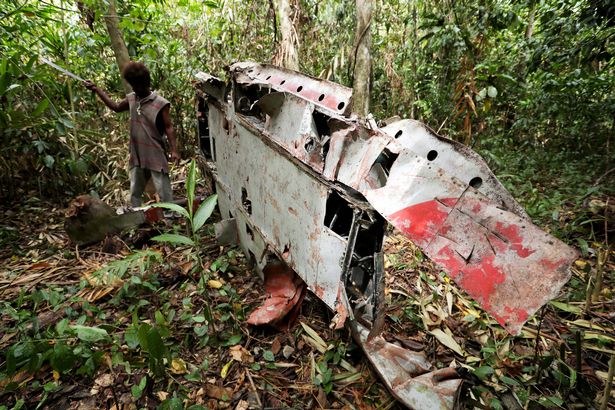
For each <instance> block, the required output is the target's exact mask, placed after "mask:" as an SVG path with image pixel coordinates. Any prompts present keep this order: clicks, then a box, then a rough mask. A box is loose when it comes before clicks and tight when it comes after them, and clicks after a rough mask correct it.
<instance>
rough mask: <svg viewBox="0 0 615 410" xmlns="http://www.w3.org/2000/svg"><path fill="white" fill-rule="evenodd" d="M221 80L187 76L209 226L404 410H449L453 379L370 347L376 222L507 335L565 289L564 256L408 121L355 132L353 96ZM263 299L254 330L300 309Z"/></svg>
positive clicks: (238, 74)
mask: <svg viewBox="0 0 615 410" xmlns="http://www.w3.org/2000/svg"><path fill="white" fill-rule="evenodd" d="M228 72H229V78H228V82H225V81H222V80H218V79H216V78H214V77H212V76H210V75H207V74H202V73H201V74H199V75H198V76H197V80H198V83H197V94H198V96H199V98H201V99H202V100H201V101H203V100H204V101H206V102H207V104H206V106H207V113H199V115H200V116H201V118H203V117H204V116H205V114H206V118H207V121H208V125H209V127H208V128H209V130H210V131H209V132H210V134H209V135H208V136H207V138H208V140H209V141H210V145H211V147H212V149H211V161H210V162H209V166H210V168H211V170H212V171H211V174H213V175H215V176H216V189H217V190H218V191H219V192H224V193H225V194H227V195H220V198H223V199H221V200H220V201H219V207H220V210H221V213H222V215H229V218H230V215H231V214H232V215H233V217H232V221H233V222H229V223H235V224H236V232H237V237H238V239H239V244H240V246H241V247H242V248H243V250H244V252H245V253H246V255H261V257H260V258H259V259H258V260H256V263H257V266H256V268H257V270H258V271H263V270H264V269H267V266H269V264H270V263H271V259H272V258H273V259H278V260H280V261H282V260H283V261H285V262H286V263H287V264H288V268H289V269H291V270H292V271H293V274H292V275H291V274H290V273H289V272H287V275H286V285H284V286H281V288H282V289H287V290H288V289H293V287H296V286H299V285H297V284H296V283H295V282H294V279H293V280H290V281H289V278H291V277H293V278H294V277H295V276H293V275H294V274H295V273H296V275H297V278H300V280H301V281H302V282H301V283H305V285H307V287H308V288H309V289H310V290H312V291H313V292H314V294H315V295H316V296H317V297H318V298H320V299H321V300H322V301H323V302H324V303H325V304H326V305H327V306H328V307H329V308H330V309H331V310H332V311H334V312H336V315H335V318H334V321H333V323H332V326H333V327H336V328H339V327H341V326H343V325H344V323H348V324H349V325H350V328H351V329H352V331H353V335H354V337H355V339H356V340H357V341H358V343H359V344H360V345H361V346H362V348H363V350H364V351H365V353H366V355H367V357H368V358H369V360H370V362H371V363H372V364H373V366H374V368H375V369H376V370H377V371H378V373H379V374H380V376H381V377H382V379H383V381H384V382H385V384H386V385H387V387H388V388H389V389H390V390H391V392H392V393H393V394H394V395H395V397H396V398H397V399H398V400H400V401H401V402H402V403H404V404H405V405H406V406H408V407H411V408H415V409H432V408H434V409H451V408H453V407H454V405H455V401H456V397H457V395H458V392H459V387H460V385H461V379H460V377H459V376H458V374H457V372H456V371H455V369H452V368H444V369H439V370H434V369H433V368H432V366H431V364H430V363H429V362H428V361H427V360H426V358H425V356H424V355H423V354H422V353H417V352H410V351H408V350H405V349H403V348H401V347H399V346H395V345H393V344H391V343H388V342H386V341H385V340H384V339H383V338H382V336H381V335H379V334H378V333H379V332H380V331H381V329H382V320H383V312H384V309H385V308H386V307H385V306H384V305H383V303H384V302H383V300H384V298H383V297H382V295H383V289H382V285H381V280H382V277H383V274H384V273H383V270H384V268H383V256H382V253H381V248H382V243H383V239H384V234H385V229H386V224H387V222H388V223H390V224H392V225H393V226H394V227H395V228H397V229H399V230H400V231H401V232H402V233H403V234H405V235H406V236H407V237H408V238H410V239H411V240H412V241H413V242H414V243H416V245H418V246H419V247H420V248H421V249H422V250H423V252H424V253H425V254H426V255H427V256H428V257H429V258H430V259H432V260H433V261H434V262H436V263H437V264H438V265H439V266H440V267H441V268H442V269H443V270H444V271H445V272H446V273H447V274H448V275H449V276H450V277H451V278H452V279H453V280H454V281H455V282H456V283H457V285H458V286H459V287H460V288H461V289H463V290H465V291H466V292H467V293H468V294H469V295H470V296H471V297H472V298H474V299H475V300H476V301H477V302H478V303H479V304H480V305H481V306H482V308H483V309H484V310H485V311H486V312H488V313H489V314H491V315H492V316H493V317H494V318H495V319H496V320H497V321H498V322H499V323H500V324H501V325H502V326H503V327H505V328H506V329H507V330H508V331H509V332H511V333H514V334H516V333H519V332H520V330H521V327H522V326H523V324H524V322H525V321H526V320H527V319H528V318H529V317H530V316H531V315H532V314H534V313H535V312H536V311H537V310H538V309H539V308H540V307H541V306H542V305H544V304H545V303H546V302H547V301H548V300H550V299H552V298H554V297H555V296H556V295H557V293H558V292H559V290H560V289H561V287H562V286H563V285H564V284H565V283H566V281H567V280H568V278H569V277H570V270H569V266H570V264H571V263H572V261H573V260H574V259H575V258H576V251H575V250H573V249H572V248H570V247H568V246H566V245H565V244H563V243H562V242H561V241H559V240H557V239H556V238H554V237H552V236H550V235H548V234H546V233H545V232H543V231H542V230H540V229H539V228H538V227H537V226H535V225H533V224H532V222H531V221H530V220H529V218H528V217H527V215H526V213H525V211H524V210H523V208H522V207H521V206H520V205H519V204H518V203H517V202H516V201H515V200H514V198H512V197H511V195H510V194H509V193H508V192H507V191H506V189H505V188H504V187H503V186H502V184H501V183H500V182H499V181H498V180H497V178H496V177H495V176H494V175H493V173H492V172H491V171H490V170H489V168H488V167H487V165H486V163H485V161H484V160H483V159H482V158H481V157H480V156H479V155H478V154H476V153H475V152H474V151H472V150H471V149H470V148H468V147H466V146H463V145H462V144H459V143H457V142H454V141H451V140H448V139H446V138H444V137H441V136H438V135H436V134H435V133H434V132H433V131H432V130H429V129H428V128H427V127H426V126H425V125H423V124H421V123H419V122H417V121H413V120H401V121H397V122H393V123H390V124H388V125H387V126H385V127H383V128H382V129H379V128H378V127H376V126H375V125H374V124H371V123H370V125H369V126H367V125H366V124H364V123H362V122H359V121H357V119H356V118H355V117H353V116H350V115H349V106H350V102H351V97H352V91H351V90H350V89H348V88H346V87H343V86H341V85H338V84H335V83H331V82H329V81H324V80H320V79H316V78H313V77H309V76H306V75H303V74H300V73H296V72H293V71H289V70H285V69H281V68H278V67H274V66H270V65H266V64H256V63H249V62H245V63H237V64H234V65H232V66H230V67H229V69H228ZM200 105H205V104H200ZM201 140H203V139H201ZM265 255H267V256H266V257H265ZM265 279H266V282H265V283H266V286H268V285H267V284H268V282H267V280H269V281H271V279H267V276H265ZM289 284H292V286H291V285H289ZM287 285H289V286H287ZM268 294H270V295H273V293H272V292H269V291H268ZM278 296H279V295H278ZM267 300H268V301H269V302H267V301H266V304H265V305H266V306H267V308H265V311H260V313H258V312H259V311H257V313H255V315H257V316H258V315H261V314H263V315H264V316H262V317H263V318H264V319H263V320H265V319H266V318H267V317H271V315H273V316H275V318H277V317H278V316H276V314H279V313H280V312H284V311H287V309H288V308H289V306H290V305H292V304H293V303H295V304H296V303H299V302H298V301H299V299H297V298H296V297H295V296H292V297H291V296H290V295H287V294H282V295H281V296H279V298H278V299H276V300H273V297H269V298H268V299H267ZM271 306H273V308H271V309H273V310H271V309H269V308H270V307H271ZM267 309H269V310H267ZM291 310H292V311H293V312H296V310H293V309H292V308H291ZM263 312H264V313H263ZM275 318H274V319H275ZM258 322H259V323H261V321H260V320H259V321H258ZM253 323H255V322H253ZM368 336H369V337H368Z"/></svg>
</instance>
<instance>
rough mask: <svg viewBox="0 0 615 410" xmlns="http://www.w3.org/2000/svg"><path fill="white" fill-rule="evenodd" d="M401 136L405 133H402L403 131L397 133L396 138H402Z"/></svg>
mask: <svg viewBox="0 0 615 410" xmlns="http://www.w3.org/2000/svg"><path fill="white" fill-rule="evenodd" d="M401 134H403V131H402V130H399V131H397V132H396V133H395V138H399V137H401Z"/></svg>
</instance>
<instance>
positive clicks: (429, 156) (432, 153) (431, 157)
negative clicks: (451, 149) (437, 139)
mask: <svg viewBox="0 0 615 410" xmlns="http://www.w3.org/2000/svg"><path fill="white" fill-rule="evenodd" d="M436 158H438V151H436V150H435V149H432V150H431V151H429V152H428V153H427V160H429V161H433V160H434V159H436Z"/></svg>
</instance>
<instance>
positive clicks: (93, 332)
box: [70, 325, 109, 342]
mask: <svg viewBox="0 0 615 410" xmlns="http://www.w3.org/2000/svg"><path fill="white" fill-rule="evenodd" d="M70 329H71V330H73V331H75V332H77V337H78V338H79V339H81V340H83V341H84V342H98V341H100V340H103V339H106V338H107V337H108V336H109V334H108V333H107V331H106V330H105V329H101V328H99V327H92V326H82V325H71V326H70Z"/></svg>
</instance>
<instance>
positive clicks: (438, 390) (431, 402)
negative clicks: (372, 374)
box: [353, 324, 462, 410]
mask: <svg viewBox="0 0 615 410" xmlns="http://www.w3.org/2000/svg"><path fill="white" fill-rule="evenodd" d="M353 326H354V329H353V334H354V336H355V339H358V340H359V342H360V344H361V346H362V348H363V350H364V351H365V354H366V356H367V358H368V359H369V361H370V362H371V364H372V365H373V366H374V368H375V369H376V371H377V372H378V374H379V375H380V377H381V378H382V380H383V381H384V383H385V384H386V385H387V387H388V388H389V390H390V391H391V392H392V393H393V395H394V396H395V397H396V398H397V399H398V400H400V401H401V402H402V403H404V404H406V405H407V406H409V407H410V408H413V409H434V410H445V409H452V408H454V406H455V401H456V400H457V397H458V396H459V391H460V387H461V383H462V380H461V379H460V377H459V375H458V374H457V372H456V371H455V369H452V368H450V367H449V368H444V369H439V370H435V369H433V366H432V365H431V363H429V362H428V361H427V357H426V356H425V354H424V353H421V352H413V351H410V350H407V349H404V348H402V347H400V346H397V345H394V344H393V343H389V342H387V341H386V340H384V338H383V337H382V336H376V337H373V338H371V339H368V335H369V331H368V330H367V329H366V328H365V327H363V326H361V325H360V324H355V325H353Z"/></svg>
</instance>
